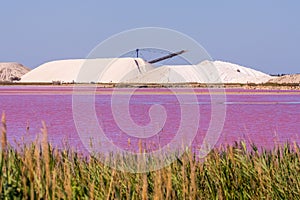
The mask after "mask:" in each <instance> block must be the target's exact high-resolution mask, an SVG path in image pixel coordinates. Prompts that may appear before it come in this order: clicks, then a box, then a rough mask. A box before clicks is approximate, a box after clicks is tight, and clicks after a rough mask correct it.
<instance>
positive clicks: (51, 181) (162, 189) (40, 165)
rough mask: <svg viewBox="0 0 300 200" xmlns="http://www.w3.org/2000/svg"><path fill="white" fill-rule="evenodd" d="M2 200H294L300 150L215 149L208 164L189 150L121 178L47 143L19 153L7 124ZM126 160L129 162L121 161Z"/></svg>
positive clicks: (0, 156) (298, 192) (0, 166)
mask: <svg viewBox="0 0 300 200" xmlns="http://www.w3.org/2000/svg"><path fill="white" fill-rule="evenodd" d="M2 124H3V125H2V130H1V150H0V199H262V198H264V199H294V198H295V197H299V196H300V157H299V156H300V154H299V147H298V146H297V145H296V144H293V145H284V146H282V147H276V148H274V150H272V151H266V150H260V151H258V150H257V148H256V147H254V146H253V147H252V148H251V149H247V147H246V144H245V143H244V142H240V143H236V144H235V145H232V146H227V147H223V148H218V149H214V150H213V151H211V152H210V153H209V154H208V156H206V157H205V158H204V159H198V158H197V157H196V155H195V154H193V153H192V152H191V151H186V152H185V153H184V154H183V155H182V156H181V157H179V158H178V159H177V160H176V161H174V162H173V163H172V164H171V165H169V166H167V167H165V168H163V169H161V170H157V171H152V172H147V173H128V172H121V171H117V170H114V169H111V168H110V167H108V166H106V165H104V164H103V163H102V162H101V160H100V159H98V158H97V156H92V155H90V156H84V155H81V154H79V153H77V152H75V151H72V150H70V149H67V148H66V149H64V150H58V149H55V148H53V147H52V146H51V144H49V143H48V142H47V130H46V128H45V125H43V128H42V131H41V132H42V134H41V140H40V141H37V142H35V143H32V144H30V145H25V144H24V145H23V146H22V148H18V150H16V149H15V148H12V147H11V146H10V145H9V144H8V143H7V140H6V126H5V117H3V118H2ZM118 158H119V159H120V160H118V162H124V161H122V160H121V159H122V157H121V156H120V157H118Z"/></svg>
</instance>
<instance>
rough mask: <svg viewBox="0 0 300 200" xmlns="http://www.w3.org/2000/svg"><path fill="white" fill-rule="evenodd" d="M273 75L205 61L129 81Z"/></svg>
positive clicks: (257, 79)
mask: <svg viewBox="0 0 300 200" xmlns="http://www.w3.org/2000/svg"><path fill="white" fill-rule="evenodd" d="M270 79H271V76H269V75H267V74H265V73H262V72H260V71H256V70H254V69H250V68H246V67H243V66H240V65H236V64H232V63H228V62H222V61H203V62H201V63H199V64H197V65H172V66H171V65H166V66H161V67H158V68H156V69H154V70H152V71H150V72H148V73H146V74H144V75H142V76H139V77H135V78H133V79H131V80H128V81H127V82H133V83H183V82H197V83H265V82H267V81H268V80H270Z"/></svg>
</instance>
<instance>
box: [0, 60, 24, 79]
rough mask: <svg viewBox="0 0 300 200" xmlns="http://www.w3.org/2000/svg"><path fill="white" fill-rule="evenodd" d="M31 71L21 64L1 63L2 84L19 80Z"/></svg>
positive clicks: (0, 76)
mask: <svg viewBox="0 0 300 200" xmlns="http://www.w3.org/2000/svg"><path fill="white" fill-rule="evenodd" d="M29 71H30V69H29V68H27V67H25V66H23V65H21V64H19V63H14V62H9V63H0V82H12V81H14V80H19V79H20V77H21V76H23V75H24V74H26V73H27V72H29Z"/></svg>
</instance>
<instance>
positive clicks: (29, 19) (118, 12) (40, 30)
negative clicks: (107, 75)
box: [0, 0, 300, 74]
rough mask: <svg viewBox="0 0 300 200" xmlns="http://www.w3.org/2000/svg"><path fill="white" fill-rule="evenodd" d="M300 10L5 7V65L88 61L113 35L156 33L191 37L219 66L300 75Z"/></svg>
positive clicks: (294, 5)
mask: <svg viewBox="0 0 300 200" xmlns="http://www.w3.org/2000/svg"><path fill="white" fill-rule="evenodd" d="M299 10H300V1H297V0H290V1H283V0H265V1H264V0H253V1H241V0H240V1H238V0H227V1H221V0H220V1H216V0H210V1H208V0H207V1H200V0H199V1H176V0H173V1H167V0H165V1H163V0H151V1H142V0H139V1H136V0H128V1H114V0H110V1H96V0H94V1H93V0H87V1H80V0H74V1H67V0H65V1H64V0H60V1H58V0H52V1H37V0H36V1H30V0H28V1H15V0H12V1H2V2H1V3H0V25H1V28H0V36H1V37H0V62H6V61H16V62H20V63H22V64H24V65H26V66H29V67H31V68H34V67H37V66H38V65H40V64H42V63H44V62H47V61H51V60H56V59H66V58H84V57H86V56H87V54H88V53H89V52H90V51H91V50H92V49H93V48H94V47H95V46H96V45H97V44H98V43H99V42H101V41H103V40H105V39H106V38H108V37H109V36H111V35H113V34H116V33H119V32H121V31H124V30H127V29H132V28H138V27H145V26H146V27H149V26H155V27H164V28H171V29H174V30H177V31H180V32H183V33H185V34H187V35H189V36H190V37H192V38H194V39H195V40H196V41H197V42H199V43H200V44H201V45H202V46H203V47H204V48H205V49H206V50H207V51H208V52H209V54H210V55H211V56H212V58H213V59H214V60H224V61H229V62H233V63H237V64H241V65H244V66H247V67H252V68H255V69H258V70H261V71H263V72H266V73H273V74H277V73H300V55H299V52H300V49H299V47H300V21H299V19H300V12H299Z"/></svg>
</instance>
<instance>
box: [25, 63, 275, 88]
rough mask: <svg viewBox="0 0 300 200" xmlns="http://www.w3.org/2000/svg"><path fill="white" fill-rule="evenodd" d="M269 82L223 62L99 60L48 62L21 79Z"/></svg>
mask: <svg viewBox="0 0 300 200" xmlns="http://www.w3.org/2000/svg"><path fill="white" fill-rule="evenodd" d="M83 69H84V70H83ZM270 79H271V76H269V75H267V74H265V73H262V72H260V71H256V70H254V69H250V68H247V67H243V66H240V65H236V64H232V63H228V62H222V61H203V62H201V63H199V64H197V65H165V66H161V67H156V68H155V67H154V66H153V65H151V64H149V63H147V62H146V61H144V60H143V59H141V58H101V59H100V58H99V59H75V60H58V61H52V62H48V63H45V64H43V65H41V66H39V67H37V68H36V69H34V70H32V71H31V72H29V73H27V74H25V75H24V76H22V77H21V82H41V83H42V82H48V83H49V82H50V83H51V82H53V81H60V82H66V83H68V82H77V83H90V82H99V83H186V82H196V83H265V82H267V81H268V80H270Z"/></svg>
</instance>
